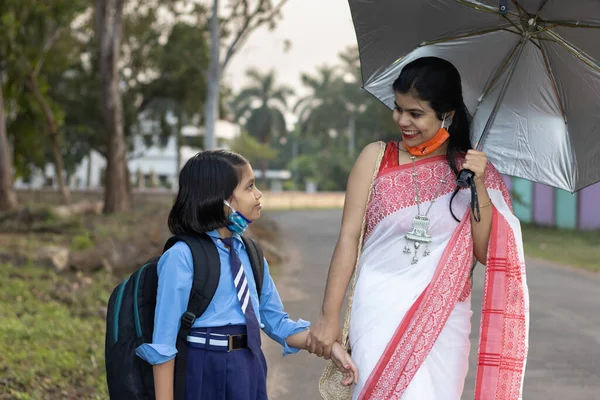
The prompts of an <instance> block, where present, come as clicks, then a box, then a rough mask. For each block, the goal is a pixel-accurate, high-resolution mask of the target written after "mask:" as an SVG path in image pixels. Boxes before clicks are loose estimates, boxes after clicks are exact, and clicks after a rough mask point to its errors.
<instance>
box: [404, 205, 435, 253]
mask: <svg viewBox="0 0 600 400" xmlns="http://www.w3.org/2000/svg"><path fill="white" fill-rule="evenodd" d="M428 229H429V218H427V216H425V215H417V216H416V217H415V218H414V219H413V227H412V231H410V232H408V233H406V235H404V238H405V239H406V240H407V241H408V242H412V244H413V246H414V248H415V254H414V256H413V258H412V260H411V264H413V265H414V264H416V263H418V262H419V257H418V251H419V248H420V247H421V244H425V251H424V252H423V256H424V257H427V256H428V255H429V254H430V251H429V244H430V243H431V242H432V241H433V240H432V239H431V236H429V234H428V233H427V230H428ZM404 253H406V254H410V253H411V251H410V247H409V245H408V244H407V245H406V246H404Z"/></svg>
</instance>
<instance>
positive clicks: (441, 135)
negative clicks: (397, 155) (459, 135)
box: [403, 114, 452, 157]
mask: <svg viewBox="0 0 600 400" xmlns="http://www.w3.org/2000/svg"><path fill="white" fill-rule="evenodd" d="M447 116H448V114H446V115H445V116H444V120H443V121H442V127H441V128H440V129H439V130H438V131H437V133H436V135H435V136H434V137H432V138H431V139H429V140H428V141H426V142H425V143H422V144H420V145H418V146H408V145H407V144H406V143H404V142H403V143H404V147H406V150H408V152H409V153H410V154H411V155H413V156H417V157H420V156H426V155H428V154H431V153H433V152H434V151H436V150H437V149H439V148H440V147H441V146H442V145H443V144H444V143H445V142H446V140H448V138H449V137H450V134H449V133H448V131H447V130H446V123H448V125H447V126H448V127H450V125H451V124H452V122H451V120H450V118H448V119H446V117H447ZM448 120H450V121H448Z"/></svg>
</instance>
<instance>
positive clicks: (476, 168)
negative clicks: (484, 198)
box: [462, 149, 488, 186]
mask: <svg viewBox="0 0 600 400" xmlns="http://www.w3.org/2000/svg"><path fill="white" fill-rule="evenodd" d="M487 161H488V160H487V156H486V155H485V153H484V152H482V151H478V150H472V149H471V150H469V151H467V155H466V156H465V163H464V164H463V165H462V168H463V169H469V170H471V171H473V173H474V174H475V184H477V185H478V186H480V185H482V184H483V183H484V180H485V168H486V167H487Z"/></svg>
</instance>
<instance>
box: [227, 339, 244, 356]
mask: <svg viewBox="0 0 600 400" xmlns="http://www.w3.org/2000/svg"><path fill="white" fill-rule="evenodd" d="M234 336H237V337H240V336H242V335H227V342H228V343H229V346H228V349H227V352H228V353H229V352H231V351H235V350H242V349H241V348H240V349H234V348H233V338H234Z"/></svg>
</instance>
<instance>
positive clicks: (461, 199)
mask: <svg viewBox="0 0 600 400" xmlns="http://www.w3.org/2000/svg"><path fill="white" fill-rule="evenodd" d="M393 88H394V92H395V109H394V113H393V118H394V121H395V122H396V124H397V125H398V127H399V128H400V131H401V136H402V138H401V141H400V142H390V143H387V144H386V145H385V144H382V143H372V144H370V145H368V146H367V147H366V148H365V149H364V150H363V152H362V153H361V154H360V156H359V158H358V160H357V161H356V164H355V165H354V167H353V170H352V172H351V174H350V177H349V180H348V187H347V194H346V203H345V205H344V215H343V221H342V228H341V232H340V236H339V239H338V242H337V245H336V248H335V251H334V254H333V258H332V261H331V266H330V269H329V276H328V279H327V288H326V291H325V299H324V301H323V308H322V315H321V318H320V320H319V322H318V323H317V324H316V327H315V329H314V330H313V331H312V332H311V335H310V336H309V344H308V347H309V351H311V352H315V353H316V354H317V355H321V354H324V355H325V357H326V358H327V357H329V356H330V349H331V345H332V344H333V343H334V341H335V340H336V339H339V338H340V337H341V335H340V333H341V332H340V327H339V317H340V311H341V307H342V302H343V299H344V295H345V292H346V289H347V286H348V283H349V282H350V278H351V277H352V275H353V272H354V266H355V264H356V260H357V257H358V264H357V268H356V283H355V285H356V286H355V290H354V297H353V302H352V303H351V304H352V308H351V314H350V323H349V344H350V348H351V351H352V358H353V360H354V362H355V363H356V366H357V367H358V373H359V381H358V384H357V385H356V386H355V387H354V391H353V398H354V399H403V400H459V399H460V398H461V395H462V392H463V386H464V380H465V377H466V375H467V370H468V356H469V350H470V342H469V333H470V330H471V325H470V318H471V314H472V312H471V286H472V285H471V280H470V277H471V272H472V265H473V257H475V258H476V259H477V260H478V261H479V262H481V263H482V264H485V265H486V279H485V290H484V298H483V311H482V326H481V340H480V345H479V359H478V367H477V383H476V393H475V398H476V399H483V398H485V399H506V400H508V399H511V400H512V399H519V398H521V396H522V382H523V374H524V369H525V360H526V356H527V337H528V325H529V323H528V307H529V305H528V304H529V300H528V293H527V287H526V281H525V265H524V256H523V246H522V240H521V231H520V226H519V222H518V220H517V219H516V218H515V217H514V215H513V213H512V208H511V204H510V199H509V196H508V192H507V190H506V187H505V185H504V183H503V181H502V179H501V177H500V175H499V174H498V172H497V171H496V170H495V169H494V168H493V166H492V165H490V164H489V163H488V162H487V159H486V156H485V154H484V153H482V152H479V151H475V150H473V149H472V146H471V143H470V139H469V132H470V118H469V115H468V111H467V109H466V107H465V105H464V102H463V97H462V87H461V79H460V75H459V73H458V71H457V70H456V68H455V67H454V66H453V65H452V64H451V63H449V62H447V61H445V60H442V59H439V58H435V57H426V58H420V59H417V60H415V61H413V62H411V63H409V64H407V65H406V66H405V68H404V69H403V70H402V72H401V74H400V76H399V77H398V79H397V80H396V81H395V82H394V85H393ZM462 169H469V170H471V171H473V172H474V175H475V176H474V183H473V185H474V186H475V188H476V189H477V190H476V193H477V194H476V195H475V197H474V198H473V201H472V197H471V196H472V194H471V190H470V189H467V190H458V187H457V185H456V179H457V174H458V172H459V171H460V170H462ZM473 193H474V192H473ZM471 202H473V203H474V205H473V206H471ZM361 250H362V252H361ZM344 339H345V338H344Z"/></svg>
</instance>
